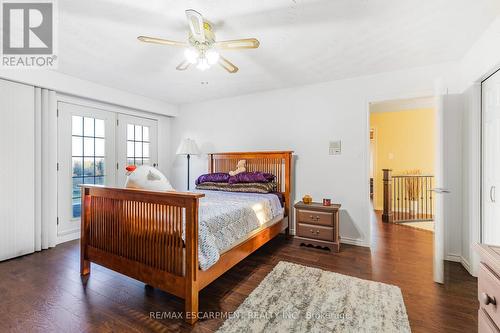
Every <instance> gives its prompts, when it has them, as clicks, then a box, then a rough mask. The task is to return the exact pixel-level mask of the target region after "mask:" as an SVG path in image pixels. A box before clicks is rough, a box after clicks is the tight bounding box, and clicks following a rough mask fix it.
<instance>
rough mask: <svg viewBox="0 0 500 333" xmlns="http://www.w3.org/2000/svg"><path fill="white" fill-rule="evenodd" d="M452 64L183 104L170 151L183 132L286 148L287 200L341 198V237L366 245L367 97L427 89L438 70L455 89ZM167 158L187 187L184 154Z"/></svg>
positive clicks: (210, 143) (199, 164)
mask: <svg viewBox="0 0 500 333" xmlns="http://www.w3.org/2000/svg"><path fill="white" fill-rule="evenodd" d="M457 72H458V71H457V64H455V63H447V64H441V65H435V66H428V67H421V68H415V69H411V70H405V71H398V72H391V73H383V74H378V75H373V76H366V77H360V78H354V79H348V80H342V81H334V82H327V83H321V84H314V85H308V86H301V87H296V88H291V89H283V90H275V91H268V92H262V93H257V94H252V95H245V96H238V97H233V98H226V99H220V100H214V101H208V102H203V103H197V104H191V105H184V106H181V107H180V109H179V116H178V117H176V118H174V120H173V124H172V138H171V143H172V147H171V151H172V152H175V149H176V148H177V145H178V144H179V142H180V141H181V140H182V139H183V138H185V137H191V138H193V139H195V140H196V141H197V142H198V144H199V145H200V147H201V150H202V151H203V152H204V153H207V152H213V151H234V150H236V151H252V150H273V149H292V150H294V151H295V154H296V161H295V168H296V169H295V178H294V181H295V198H293V200H294V201H297V200H299V199H300V198H301V197H302V196H303V195H304V194H306V193H309V194H311V195H312V196H313V198H315V199H316V200H321V198H323V197H330V198H332V199H333V201H334V202H339V203H341V204H342V216H341V219H342V221H341V227H340V234H341V236H342V238H343V240H344V241H345V242H349V243H354V244H359V245H366V246H368V245H369V243H370V223H369V218H370V207H369V195H368V166H369V164H368V156H369V152H368V112H369V110H368V102H370V101H381V100H388V99H395V98H411V97H420V96H431V95H433V89H434V81H435V79H437V78H441V79H442V81H443V82H444V85H445V86H446V87H448V90H449V91H455V90H458V89H459V87H458V85H456V84H455V83H457V81H458V79H457V77H456V75H455V74H456V73H457ZM334 139H339V140H342V154H341V155H340V156H329V155H328V142H329V141H330V140H334ZM172 158H173V162H174V163H173V168H172V171H171V174H170V177H171V181H172V183H173V185H174V186H175V187H176V188H178V189H185V186H186V185H185V177H186V161H185V157H181V156H173V157H172ZM191 171H192V172H191V174H192V175H193V177H192V179H191V182H194V179H195V177H196V176H197V175H199V174H201V173H205V172H206V171H207V159H206V155H202V156H200V157H194V158H193V159H192V170H191Z"/></svg>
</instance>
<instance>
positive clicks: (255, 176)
mask: <svg viewBox="0 0 500 333" xmlns="http://www.w3.org/2000/svg"><path fill="white" fill-rule="evenodd" d="M274 178H276V177H275V176H274V175H272V174H270V173H265V172H260V171H254V172H242V173H239V174H237V175H236V176H231V177H229V184H238V183H269V182H272V181H274Z"/></svg>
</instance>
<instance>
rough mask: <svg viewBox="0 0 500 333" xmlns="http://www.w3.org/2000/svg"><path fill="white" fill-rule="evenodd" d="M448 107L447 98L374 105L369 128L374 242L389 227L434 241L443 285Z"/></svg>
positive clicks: (435, 268)
mask: <svg viewBox="0 0 500 333" xmlns="http://www.w3.org/2000/svg"><path fill="white" fill-rule="evenodd" d="M443 103H444V102H443V97H442V96H440V97H437V98H434V97H421V98H411V99H397V100H384V101H377V102H372V103H370V104H369V111H370V112H369V126H368V130H369V131H370V134H369V138H370V143H369V147H371V148H369V150H370V154H369V164H370V165H373V171H372V175H373V200H372V203H373V208H374V214H372V216H373V218H372V239H375V237H376V233H377V229H380V228H383V229H384V230H385V229H387V228H389V229H391V231H395V232H393V234H395V235H397V230H398V228H414V229H412V230H414V231H413V232H414V233H415V234H417V233H418V234H419V235H423V234H422V233H426V235H427V236H422V237H424V238H425V237H427V238H429V240H428V243H430V244H433V247H432V248H431V251H427V252H425V253H423V255H424V256H425V258H427V259H428V262H429V265H430V266H429V267H432V272H431V273H432V275H433V277H434V281H436V282H439V283H443V280H444V274H443V272H444V271H443V270H444V261H443V260H444V254H443V252H444V251H443V244H444V236H443V235H444V233H443V226H444V214H443V197H442V196H441V195H440V193H445V192H447V190H444V189H443V188H442V183H443V160H444V151H443V146H444V143H443V142H444V141H443V132H444V129H443ZM368 169H370V168H368ZM384 169H385V170H384ZM367 185H368V184H367ZM384 189H385V192H384ZM431 207H432V208H431ZM382 211H383V212H384V214H382ZM377 214H378V215H377ZM386 214H387V215H386ZM377 217H378V218H377ZM382 220H384V222H382ZM424 223H425V224H424ZM417 227H418V228H417ZM425 229H427V230H425ZM374 234H375V235H374ZM372 244H373V243H372ZM379 245H380V244H376V245H375V246H376V247H377V246H379Z"/></svg>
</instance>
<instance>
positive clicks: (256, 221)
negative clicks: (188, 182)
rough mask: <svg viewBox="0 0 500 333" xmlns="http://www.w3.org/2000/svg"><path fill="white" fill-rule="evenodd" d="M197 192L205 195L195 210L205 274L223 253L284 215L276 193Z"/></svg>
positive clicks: (200, 255)
mask: <svg viewBox="0 0 500 333" xmlns="http://www.w3.org/2000/svg"><path fill="white" fill-rule="evenodd" d="M197 192H201V193H204V194H205V197H203V198H201V199H200V208H199V211H198V216H199V238H198V243H199V244H198V258H199V264H200V268H201V269H202V270H204V271H205V270H207V269H208V268H210V267H211V266H212V265H213V264H215V263H216V262H217V260H219V258H220V255H221V254H222V253H224V252H225V251H227V250H228V249H230V248H232V247H233V246H235V245H236V244H239V243H241V242H242V241H243V240H245V239H247V238H248V236H249V234H250V233H252V232H253V231H255V230H257V229H259V228H261V227H263V225H265V224H266V223H268V222H269V221H272V220H274V219H275V218H277V217H279V216H280V215H281V216H282V215H283V208H282V207H281V203H280V201H279V199H278V197H277V196H276V195H275V194H259V193H239V192H222V191H197ZM276 221H277V220H276ZM266 226H267V225H266Z"/></svg>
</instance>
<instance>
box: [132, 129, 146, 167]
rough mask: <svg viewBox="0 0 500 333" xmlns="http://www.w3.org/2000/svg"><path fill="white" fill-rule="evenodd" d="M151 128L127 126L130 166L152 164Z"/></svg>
mask: <svg viewBox="0 0 500 333" xmlns="http://www.w3.org/2000/svg"><path fill="white" fill-rule="evenodd" d="M149 139H150V138H149V127H148V126H141V125H135V124H127V163H128V165H136V166H139V165H142V164H150V161H149V157H150V151H149V148H150V147H149Z"/></svg>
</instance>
